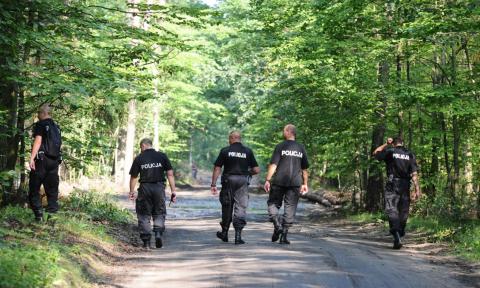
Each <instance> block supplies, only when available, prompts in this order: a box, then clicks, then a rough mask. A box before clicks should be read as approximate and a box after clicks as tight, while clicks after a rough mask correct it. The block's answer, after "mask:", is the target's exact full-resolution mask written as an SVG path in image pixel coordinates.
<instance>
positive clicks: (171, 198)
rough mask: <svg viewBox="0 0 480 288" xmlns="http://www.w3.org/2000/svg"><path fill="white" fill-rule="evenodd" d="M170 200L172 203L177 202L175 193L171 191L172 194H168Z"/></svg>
mask: <svg viewBox="0 0 480 288" xmlns="http://www.w3.org/2000/svg"><path fill="white" fill-rule="evenodd" d="M170 201H172V202H173V203H177V193H175V192H172V196H170Z"/></svg>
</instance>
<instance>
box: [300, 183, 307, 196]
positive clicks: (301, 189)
mask: <svg viewBox="0 0 480 288" xmlns="http://www.w3.org/2000/svg"><path fill="white" fill-rule="evenodd" d="M307 193H308V186H307V185H302V187H300V194H302V195H305V194H307Z"/></svg>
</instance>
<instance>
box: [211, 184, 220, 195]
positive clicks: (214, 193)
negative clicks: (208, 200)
mask: <svg viewBox="0 0 480 288" xmlns="http://www.w3.org/2000/svg"><path fill="white" fill-rule="evenodd" d="M210 191H211V192H212V195H217V193H218V190H217V187H216V186H215V187H210Z"/></svg>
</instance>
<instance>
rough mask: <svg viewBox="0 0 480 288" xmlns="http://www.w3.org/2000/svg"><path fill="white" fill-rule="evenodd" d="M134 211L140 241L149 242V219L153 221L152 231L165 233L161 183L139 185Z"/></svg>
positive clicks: (163, 191)
mask: <svg viewBox="0 0 480 288" xmlns="http://www.w3.org/2000/svg"><path fill="white" fill-rule="evenodd" d="M135 211H136V212H137V219H138V228H139V229H140V238H141V239H142V240H149V239H150V237H151V233H152V226H151V224H150V220H151V219H153V231H154V232H156V231H159V232H160V233H163V231H165V216H166V215H167V208H166V206H165V184H164V183H162V182H157V183H140V187H139V188H138V196H137V200H136V202H135Z"/></svg>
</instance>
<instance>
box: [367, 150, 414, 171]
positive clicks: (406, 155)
mask: <svg viewBox="0 0 480 288" xmlns="http://www.w3.org/2000/svg"><path fill="white" fill-rule="evenodd" d="M375 158H377V160H378V161H385V163H386V164H387V176H389V177H390V175H393V176H392V177H394V178H405V179H410V178H412V177H411V174H412V173H413V172H417V170H418V168H417V160H416V159H415V155H413V153H412V152H410V151H408V149H407V148H404V147H394V148H388V149H385V150H383V151H381V152H379V153H377V154H376V155H375Z"/></svg>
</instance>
